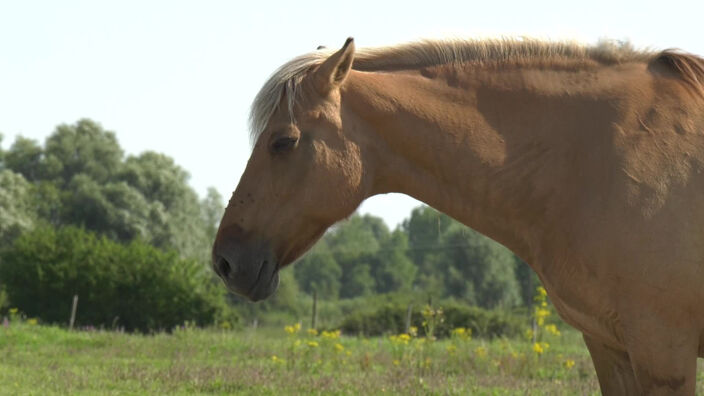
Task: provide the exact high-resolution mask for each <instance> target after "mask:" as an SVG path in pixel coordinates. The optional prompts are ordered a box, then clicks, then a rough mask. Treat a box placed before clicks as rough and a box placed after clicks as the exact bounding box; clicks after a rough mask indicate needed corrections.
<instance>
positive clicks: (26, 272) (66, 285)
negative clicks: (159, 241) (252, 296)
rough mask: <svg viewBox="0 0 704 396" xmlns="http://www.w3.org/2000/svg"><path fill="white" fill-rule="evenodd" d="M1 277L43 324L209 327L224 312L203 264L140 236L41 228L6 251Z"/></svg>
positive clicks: (11, 295)
mask: <svg viewBox="0 0 704 396" xmlns="http://www.w3.org/2000/svg"><path fill="white" fill-rule="evenodd" d="M0 280H1V283H2V284H3V285H4V286H5V289H6V292H7V294H8V297H9V299H10V301H12V304H13V306H16V307H18V308H20V309H21V310H22V311H23V312H25V313H26V314H27V315H29V316H32V317H39V318H41V320H42V321H44V322H50V323H66V322H67V321H68V317H69V314H70V311H71V303H72V298H73V295H74V294H76V295H78V296H79V302H78V313H77V315H76V323H77V324H82V325H94V326H106V327H110V326H112V325H115V324H116V325H118V326H122V327H124V328H125V329H127V330H141V331H148V330H158V329H171V328H173V327H174V326H177V325H179V324H182V323H184V322H185V321H195V322H196V323H197V324H201V325H204V324H210V323H213V322H214V321H215V320H217V319H218V318H223V317H226V315H224V314H223V309H224V299H223V297H222V293H223V289H222V288H221V287H219V285H217V284H215V282H213V279H212V275H211V273H210V271H207V268H206V267H205V266H204V265H203V264H202V263H199V262H197V261H193V260H185V259H182V258H180V257H179V255H178V254H177V253H176V252H173V251H168V252H165V251H161V250H159V249H156V248H154V247H152V246H151V245H148V244H146V243H143V242H140V241H133V242H131V243H129V244H126V245H123V244H119V243H117V242H113V241H111V240H109V239H107V238H105V237H98V236H96V235H95V234H93V233H90V232H87V231H85V230H82V229H79V228H75V227H66V228H60V229H54V228H52V227H49V226H41V227H37V228H36V229H35V230H33V231H30V232H28V233H25V234H23V235H21V236H20V237H19V238H17V239H16V240H15V241H14V242H13V244H12V245H11V246H9V247H8V248H6V249H5V250H4V251H2V252H0Z"/></svg>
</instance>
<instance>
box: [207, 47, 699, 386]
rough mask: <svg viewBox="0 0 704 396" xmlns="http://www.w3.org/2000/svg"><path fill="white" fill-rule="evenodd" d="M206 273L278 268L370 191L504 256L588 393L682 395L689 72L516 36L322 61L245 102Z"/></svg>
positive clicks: (257, 280) (694, 231) (693, 333)
mask: <svg viewBox="0 0 704 396" xmlns="http://www.w3.org/2000/svg"><path fill="white" fill-rule="evenodd" d="M250 125H251V139H252V142H253V148H252V153H251V157H250V159H249V161H248V163H247V166H246V168H245V171H244V173H243V174H242V176H241V179H240V181H239V184H238V185H237V187H236V190H235V191H234V193H233V194H232V198H231V199H230V201H229V204H228V206H227V208H226V211H225V214H224V216H223V218H222V221H221V223H220V226H219V230H218V233H217V236H216V239H215V242H214V246H213V268H214V270H215V272H216V273H217V274H218V275H219V276H220V277H221V278H222V279H223V281H224V283H225V284H226V286H227V287H228V288H229V289H230V290H231V291H233V292H235V293H239V294H241V295H244V296H246V297H248V298H249V299H251V300H253V301H257V300H261V299H264V298H266V297H268V296H269V295H271V294H272V293H273V292H274V291H275V289H276V287H277V285H278V281H279V275H278V273H279V271H280V270H281V269H282V268H284V267H285V266H286V265H288V264H290V263H291V262H293V261H294V260H295V259H296V258H297V257H299V256H301V255H302V254H303V253H304V252H305V251H306V250H307V249H309V248H310V247H311V245H313V244H314V243H315V242H316V240H318V238H320V237H321V235H323V233H324V232H325V231H326V229H327V228H328V227H330V226H331V225H332V224H334V223H336V222H337V221H339V220H341V219H344V218H346V217H348V216H349V215H350V214H351V213H353V211H354V210H355V209H356V208H357V207H358V206H359V205H360V203H361V202H362V201H363V200H364V199H366V198H368V197H370V196H373V195H376V194H384V193H390V192H398V193H404V194H408V195H410V196H412V197H414V198H416V199H418V200H420V201H423V202H425V203H427V204H428V205H430V206H432V207H434V208H436V209H438V210H440V211H442V212H444V213H446V214H448V215H449V216H451V217H453V218H455V219H457V220H458V221H460V222H462V223H464V224H465V225H467V226H469V227H471V228H473V229H475V230H477V231H478V232H480V233H482V234H484V235H487V236H489V237H491V238H492V239H494V240H496V241H498V242H500V243H501V244H503V245H505V246H506V247H508V248H509V249H510V250H512V251H513V252H514V253H515V254H517V255H518V256H519V257H521V258H522V259H523V260H524V261H525V262H527V263H528V264H529V265H530V266H531V267H532V268H533V269H534V270H535V272H536V273H537V274H538V276H539V278H540V280H541V282H542V283H543V285H544V287H545V289H546V290H547V293H548V295H549V297H550V299H551V301H552V302H553V303H554V306H555V308H556V310H557V312H558V313H559V315H560V316H561V318H562V319H564V321H566V322H567V323H568V324H570V325H571V326H573V327H575V328H576V329H578V330H580V331H581V332H582V333H583V338H584V341H585V343H586V346H587V348H588V350H589V352H590V355H591V357H592V361H593V363H594V367H595V369H596V374H597V377H598V380H599V385H600V388H601V391H602V393H603V394H605V395H626V394H629V395H632V394H687V395H693V394H694V392H695V386H696V361H697V358H698V357H704V304H703V303H704V287H703V286H702V285H703V284H704V173H702V171H703V170H704V60H702V59H701V58H699V57H697V56H696V55H692V54H688V53H685V52H682V51H679V50H664V51H653V50H645V51H644V50H638V49H635V48H633V47H632V46H631V45H630V44H628V43H622V42H612V41H601V42H599V43H598V44H596V45H583V44H579V43H573V42H552V41H541V40H533V39H493V40H426V41H420V42H413V43H407V44H401V45H395V46H389V47H381V48H367V49H364V48H361V49H359V50H356V49H355V45H354V41H353V40H352V38H349V39H348V40H347V41H346V42H345V44H344V46H342V48H340V49H338V50H330V49H325V48H323V49H320V50H317V51H313V52H311V53H309V54H305V55H302V56H299V57H297V58H295V59H293V60H291V61H289V62H288V63H286V64H284V65H283V66H281V67H280V68H279V69H278V70H277V71H275V72H274V73H273V75H272V76H271V77H270V79H269V80H268V81H267V82H266V83H265V84H264V86H263V87H262V89H261V91H260V92H259V93H258V94H257V96H256V98H255V99H254V102H253V105H252V110H251V115H250Z"/></svg>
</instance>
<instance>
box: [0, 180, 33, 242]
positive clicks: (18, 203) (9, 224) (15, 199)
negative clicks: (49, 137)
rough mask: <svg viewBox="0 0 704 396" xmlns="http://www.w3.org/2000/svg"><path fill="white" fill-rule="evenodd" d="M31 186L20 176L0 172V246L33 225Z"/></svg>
mask: <svg viewBox="0 0 704 396" xmlns="http://www.w3.org/2000/svg"><path fill="white" fill-rule="evenodd" d="M31 191H32V190H31V185H30V184H29V182H27V180H25V178H24V177H22V175H20V174H18V173H14V172H12V171H10V170H7V169H5V170H0V246H5V245H6V244H8V243H9V242H10V241H12V240H13V239H15V238H16V237H17V236H18V235H20V234H21V233H22V232H24V231H26V230H28V229H30V228H31V227H32V225H33V224H34V221H35V218H36V214H35V213H34V211H33V205H32V200H33V198H32V194H31Z"/></svg>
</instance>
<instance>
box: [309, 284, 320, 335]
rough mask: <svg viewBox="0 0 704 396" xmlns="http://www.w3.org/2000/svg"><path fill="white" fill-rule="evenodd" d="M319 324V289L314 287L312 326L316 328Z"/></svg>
mask: <svg viewBox="0 0 704 396" xmlns="http://www.w3.org/2000/svg"><path fill="white" fill-rule="evenodd" d="M317 326H318V291H317V290H315V289H313V317H312V319H311V323H310V328H311V329H316V328H317Z"/></svg>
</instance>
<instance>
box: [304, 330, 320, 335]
mask: <svg viewBox="0 0 704 396" xmlns="http://www.w3.org/2000/svg"><path fill="white" fill-rule="evenodd" d="M306 333H308V335H312V336H313V337H315V336H317V335H318V330H316V329H308V330H306Z"/></svg>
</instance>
